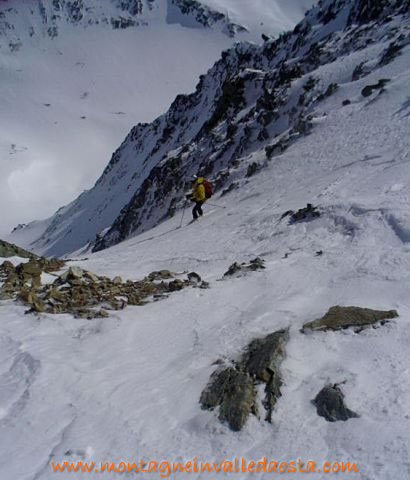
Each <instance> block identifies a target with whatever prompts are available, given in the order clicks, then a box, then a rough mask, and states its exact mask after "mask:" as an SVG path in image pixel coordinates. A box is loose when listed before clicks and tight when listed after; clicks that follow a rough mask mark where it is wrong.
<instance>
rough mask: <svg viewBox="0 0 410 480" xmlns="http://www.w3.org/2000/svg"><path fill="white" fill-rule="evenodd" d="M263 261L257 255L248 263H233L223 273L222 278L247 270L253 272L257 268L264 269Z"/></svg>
mask: <svg viewBox="0 0 410 480" xmlns="http://www.w3.org/2000/svg"><path fill="white" fill-rule="evenodd" d="M265 268H266V267H265V261H264V260H262V259H261V258H259V257H257V258H255V259H253V260H251V261H250V262H249V263H245V262H243V263H241V264H239V263H237V262H235V263H233V264H232V265H231V266H230V267H229V268H228V270H227V271H226V272H225V273H224V278H226V277H232V276H234V275H237V274H238V273H240V274H242V273H244V272H247V271H251V272H255V271H257V270H263V269H265Z"/></svg>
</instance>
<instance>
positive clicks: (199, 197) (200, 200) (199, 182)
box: [187, 177, 206, 220]
mask: <svg viewBox="0 0 410 480" xmlns="http://www.w3.org/2000/svg"><path fill="white" fill-rule="evenodd" d="M204 182H205V178H204V177H196V178H195V180H194V182H193V184H192V193H191V194H190V195H187V197H188V198H189V199H190V200H192V201H193V202H195V206H194V208H193V210H192V216H193V217H194V220H197V219H198V217H200V216H201V217H202V215H203V214H204V212H203V211H202V205H203V204H204V202H205V201H206V190H205V186H204Z"/></svg>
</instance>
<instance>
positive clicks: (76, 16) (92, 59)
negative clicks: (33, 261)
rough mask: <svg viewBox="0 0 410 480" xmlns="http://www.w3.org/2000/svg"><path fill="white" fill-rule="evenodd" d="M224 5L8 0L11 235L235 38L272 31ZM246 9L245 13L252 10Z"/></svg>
mask: <svg viewBox="0 0 410 480" xmlns="http://www.w3.org/2000/svg"><path fill="white" fill-rule="evenodd" d="M312 1H313V0H312ZM274 4H275V5H276V2H274ZM302 4H304V1H303V2H302V1H301V8H300V9H295V10H289V11H287V10H285V14H283V12H282V14H281V15H280V18H278V19H277V20H278V21H279V23H278V21H276V20H275V21H274V19H272V22H271V21H270V20H268V21H266V22H265V27H264V28H265V31H266V33H268V34H269V33H273V34H277V33H279V32H280V31H283V30H284V29H285V28H287V27H288V25H289V24H293V25H294V24H295V23H296V22H297V21H299V20H300V19H301V18H302V16H303V8H302ZM187 5H188V6H187ZM227 7H229V5H227ZM217 8H218V5H215V6H214V8H212V7H208V6H207V5H204V4H202V3H200V2H192V1H190V2H186V1H185V0H178V1H176V0H175V1H174V0H172V1H171V0H121V1H120V0H82V1H76V2H73V1H65V0H58V1H57V0H56V1H51V0H50V1H43V0H20V1H18V2H16V1H11V0H8V1H2V2H0V76H1V83H2V89H1V92H0V158H1V162H0V203H1V204H2V205H3V210H4V213H3V215H2V216H1V219H0V234H1V233H4V232H5V231H6V230H7V231H8V232H9V231H10V230H11V228H12V226H14V225H16V224H17V223H21V222H28V221H30V220H32V219H33V218H46V217H47V216H49V215H52V214H53V213H54V212H55V211H56V209H57V208H58V207H59V206H61V205H64V204H66V203H69V202H70V201H71V200H72V199H73V198H76V197H77V196H78V195H79V194H80V193H81V192H82V191H83V190H84V189H85V188H89V187H90V186H91V185H93V183H94V182H95V179H96V178H97V176H98V174H99V173H100V172H101V170H102V169H103V168H104V166H105V165H106V164H107V162H108V160H109V158H110V154H111V152H113V151H114V150H115V149H116V148H117V146H118V145H119V144H120V142H121V141H122V140H123V138H124V137H125V136H126V134H127V132H128V131H129V129H130V128H131V126H132V125H135V124H136V123H138V122H151V121H152V120H153V119H154V118H156V117H157V116H158V115H160V114H162V113H163V112H164V111H166V110H167V108H168V107H169V105H170V103H171V102H172V100H173V99H174V98H175V96H176V95H177V94H178V93H184V92H190V91H192V90H193V88H194V87H195V84H196V83H197V81H198V77H199V75H200V74H202V73H204V72H206V70H207V69H208V68H209V67H210V66H211V65H212V64H213V63H214V62H215V60H216V59H217V58H218V57H219V56H220V53H221V51H222V50H224V49H226V48H228V47H229V46H231V45H232V43H233V42H235V41H237V40H239V39H249V40H253V39H258V40H260V39H261V38H260V34H261V29H260V28H258V29H256V30H255V31H254V32H253V31H250V30H249V31H244V30H243V29H242V28H241V27H240V26H238V25H237V24H236V22H235V21H233V20H231V19H230V16H229V15H230V9H229V8H228V9H227V8H225V7H224V6H223V5H222V4H221V9H223V11H220V10H217ZM272 11H275V8H272ZM237 14H238V15H236V16H235V18H242V19H243V20H245V17H246V14H247V12H246V10H244V9H243V8H242V7H241V8H240V9H239V10H237ZM249 28H252V25H250V26H249ZM255 28H256V27H255ZM261 28H262V27H261ZM39 184H41V187H42V188H39Z"/></svg>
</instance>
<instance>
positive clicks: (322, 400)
mask: <svg viewBox="0 0 410 480" xmlns="http://www.w3.org/2000/svg"><path fill="white" fill-rule="evenodd" d="M312 403H313V404H314V405H316V409H317V414H318V415H319V416H320V417H324V418H325V419H326V420H327V421H328V422H336V421H338V420H342V421H346V420H349V418H358V417H359V415H358V414H357V413H355V412H353V411H352V410H349V409H348V408H347V407H346V406H345V404H344V395H343V392H342V391H341V389H340V387H339V385H337V384H334V385H326V386H325V387H324V388H322V390H321V391H320V392H319V393H318V394H317V395H316V397H315V399H314V400H312Z"/></svg>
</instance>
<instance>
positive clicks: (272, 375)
mask: <svg viewBox="0 0 410 480" xmlns="http://www.w3.org/2000/svg"><path fill="white" fill-rule="evenodd" d="M288 338H289V332H288V330H281V331H278V332H275V333H272V334H270V335H268V336H267V337H265V338H261V339H255V340H253V341H252V342H251V343H250V344H249V345H248V347H247V349H246V352H245V353H244V354H243V355H242V357H241V359H240V361H239V362H237V363H236V364H234V366H230V367H228V368H225V369H223V368H222V367H220V368H219V369H218V370H216V371H215V372H214V373H213V374H212V375H211V378H210V382H209V384H208V385H207V386H206V388H205V389H204V390H203V392H202V394H201V398H200V403H201V405H202V408H204V409H208V410H213V409H214V408H215V407H217V406H219V407H220V408H219V419H220V420H221V421H222V422H227V423H228V425H229V427H230V428H231V429H232V430H234V431H238V430H241V429H242V427H243V426H244V425H245V423H246V421H247V419H248V417H249V415H250V414H251V413H253V414H255V415H256V414H257V407H256V388H255V387H256V385H257V384H259V383H265V393H266V397H265V400H264V402H263V405H264V407H265V409H266V412H267V414H266V420H267V421H269V422H270V421H271V418H272V411H273V409H274V407H275V404H276V401H277V399H278V398H279V397H280V395H281V393H280V387H281V385H282V380H281V375H280V370H279V368H280V364H281V363H282V360H283V358H284V355H285V344H286V342H287V341H288ZM220 363H222V362H218V364H220Z"/></svg>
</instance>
